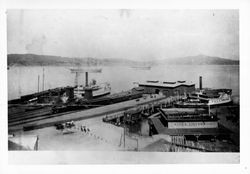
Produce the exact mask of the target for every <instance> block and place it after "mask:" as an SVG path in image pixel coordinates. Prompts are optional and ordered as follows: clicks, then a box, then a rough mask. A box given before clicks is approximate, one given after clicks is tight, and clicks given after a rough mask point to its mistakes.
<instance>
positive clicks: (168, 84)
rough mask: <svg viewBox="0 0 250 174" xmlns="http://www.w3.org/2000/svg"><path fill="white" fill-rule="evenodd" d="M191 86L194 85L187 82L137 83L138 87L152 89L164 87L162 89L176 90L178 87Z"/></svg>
mask: <svg viewBox="0 0 250 174" xmlns="http://www.w3.org/2000/svg"><path fill="white" fill-rule="evenodd" d="M192 85H195V84H194V83H192V82H187V81H176V82H167V81H146V82H142V83H139V86H152V87H164V88H176V87H178V86H192Z"/></svg>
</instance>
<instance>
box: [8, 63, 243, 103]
mask: <svg viewBox="0 0 250 174" xmlns="http://www.w3.org/2000/svg"><path fill="white" fill-rule="evenodd" d="M38 75H39V76H40V90H41V89H42V76H43V67H11V68H10V69H9V70H8V100H10V99H15V98H18V97H20V96H21V95H25V94H30V93H34V92H37V90H38ZM44 75H45V80H44V81H45V85H44V88H45V89H49V88H55V87H63V86H72V85H74V80H75V74H72V73H71V72H70V67H44ZM199 76H202V77H203V87H210V88H231V89H233V95H239V66H235V65H233V66H231V65H230V66H227V65H224V66H221V65H209V66H207V65H197V66H193V65H192V66H191V65H171V66H155V67H152V68H151V70H136V69H133V68H131V67H102V73H89V81H90V80H91V79H96V80H97V82H98V83H104V82H109V83H110V84H111V88H112V93H115V92H119V91H122V90H127V89H130V88H132V87H134V86H136V85H135V84H133V82H140V81H145V80H162V81H177V80H188V81H192V82H193V83H195V85H196V87H199ZM84 77H85V75H84V74H82V75H80V77H79V82H78V83H79V84H84V83H85V79H84Z"/></svg>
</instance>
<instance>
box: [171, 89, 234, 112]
mask: <svg viewBox="0 0 250 174" xmlns="http://www.w3.org/2000/svg"><path fill="white" fill-rule="evenodd" d="M231 92H232V90H230V89H218V90H207V91H200V92H196V93H193V94H191V95H189V96H188V99H187V100H185V101H180V102H177V103H176V104H175V106H176V107H187V108H188V107H208V106H218V105H224V104H229V103H231V102H232V99H231Z"/></svg>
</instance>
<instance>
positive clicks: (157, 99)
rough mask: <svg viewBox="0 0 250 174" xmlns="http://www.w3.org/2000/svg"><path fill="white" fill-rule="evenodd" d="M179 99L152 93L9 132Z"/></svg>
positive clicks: (28, 124)
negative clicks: (144, 96) (145, 96)
mask: <svg viewBox="0 0 250 174" xmlns="http://www.w3.org/2000/svg"><path fill="white" fill-rule="evenodd" d="M176 99H178V97H168V98H167V97H165V96H164V95H156V94H155V95H152V96H151V97H150V96H148V97H147V98H140V99H139V100H138V99H135V100H129V101H125V102H120V103H116V104H111V105H106V106H102V107H97V108H93V109H88V110H83V111H77V112H73V113H68V114H67V113H65V114H61V115H59V116H57V117H49V118H45V119H40V120H37V121H34V122H29V123H24V124H20V125H9V132H15V131H20V130H23V128H24V127H25V128H27V127H31V129H39V128H43V127H48V126H53V125H54V124H55V123H64V122H67V121H72V120H73V121H77V120H83V119H88V118H92V117H98V116H105V115H107V114H112V113H115V112H120V111H126V110H128V109H132V108H137V107H145V106H147V105H150V106H152V105H159V103H164V102H165V103H166V102H171V101H173V100H176Z"/></svg>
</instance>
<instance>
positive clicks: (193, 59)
mask: <svg viewBox="0 0 250 174" xmlns="http://www.w3.org/2000/svg"><path fill="white" fill-rule="evenodd" d="M156 63H157V64H169V65H239V61H238V60H231V59H224V58H220V57H210V56H205V55H197V56H187V57H179V58H170V59H165V60H161V61H158V62H156Z"/></svg>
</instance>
